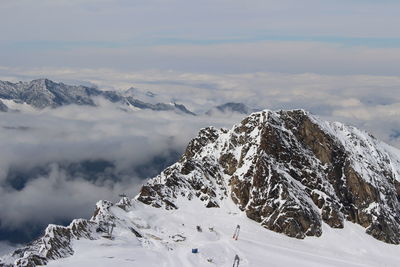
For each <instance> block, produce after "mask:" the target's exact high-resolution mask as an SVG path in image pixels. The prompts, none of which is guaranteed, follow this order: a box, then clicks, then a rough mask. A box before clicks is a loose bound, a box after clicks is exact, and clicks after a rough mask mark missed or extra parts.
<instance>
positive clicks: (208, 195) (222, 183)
mask: <svg viewBox="0 0 400 267" xmlns="http://www.w3.org/2000/svg"><path fill="white" fill-rule="evenodd" d="M399 180H400V151H399V150H397V149H395V148H393V147H390V146H389V145H386V144H384V143H382V142H380V141H378V140H376V139H375V138H374V137H372V136H371V135H369V134H367V133H365V132H362V131H360V130H358V129H356V128H354V127H350V126H345V125H343V124H340V123H329V122H325V121H322V120H320V119H319V118H317V117H315V116H313V115H311V114H309V113H307V112H305V111H303V110H290V111H278V112H273V111H262V112H257V113H253V114H251V115H250V116H248V117H247V118H245V119H244V120H243V121H242V122H240V123H238V124H236V125H234V126H233V128H232V129H230V130H225V129H216V128H213V127H209V128H205V129H202V130H201V131H200V132H199V134H198V136H197V137H196V138H194V139H193V140H192V141H191V142H190V143H189V145H188V146H187V149H186V151H185V153H184V154H183V155H182V157H181V158H180V160H179V161H178V162H177V163H175V164H173V165H171V166H170V167H168V168H166V169H165V170H164V171H163V172H161V174H160V175H158V176H156V177H154V178H153V179H150V180H149V181H148V182H147V183H146V184H145V185H144V186H143V187H142V189H141V191H140V193H139V194H138V196H137V197H136V199H135V200H131V199H128V198H127V197H123V198H122V199H121V201H120V202H118V203H116V204H113V203H111V202H109V201H99V202H98V203H97V208H96V211H95V213H94V215H93V217H92V218H91V219H90V220H83V219H79V220H74V221H73V222H72V223H71V224H70V225H69V226H67V227H63V226H55V225H50V226H49V227H48V228H47V229H46V231H45V235H44V236H43V237H42V238H40V239H38V240H36V241H34V242H33V243H31V244H28V245H27V246H26V247H24V248H21V249H18V250H16V251H14V252H13V253H11V254H9V255H7V256H5V257H3V258H0V266H7V267H8V266H37V265H43V264H46V263H47V262H48V261H49V260H54V259H58V258H63V257H68V256H70V255H72V254H73V253H74V250H73V246H72V244H73V242H74V240H77V239H81V238H85V239H99V238H105V236H107V235H105V233H107V231H108V230H107V227H106V226H107V225H110V222H112V224H113V225H115V228H116V229H122V230H123V232H124V233H129V234H131V235H132V238H137V239H138V240H141V241H140V242H147V240H146V235H145V234H144V233H143V231H145V229H146V226H145V223H144V222H142V221H141V220H140V218H137V220H138V221H136V222H133V221H131V220H130V219H128V217H124V216H126V215H124V214H125V213H127V212H135V210H140V208H143V207H144V206H146V205H150V206H153V207H155V208H159V209H169V210H177V211H179V205H180V204H181V203H185V205H186V206H187V205H190V202H191V201H193V200H194V199H195V198H197V199H199V200H200V201H202V202H203V203H204V206H205V208H219V207H220V206H223V205H224V203H225V202H231V201H233V202H234V203H235V204H236V205H237V206H238V207H239V208H240V209H241V210H242V211H243V212H244V213H245V214H246V215H247V217H248V218H250V219H251V220H254V221H256V222H258V223H259V224H260V226H262V227H265V228H267V229H270V230H272V231H275V232H278V233H283V234H285V235H287V236H290V237H294V238H300V239H301V238H305V237H307V236H320V235H323V231H322V224H323V223H326V224H327V225H329V226H330V227H333V228H343V227H344V222H345V221H346V220H347V221H351V222H354V223H357V224H359V225H361V226H363V227H364V228H365V229H366V233H368V234H370V235H371V236H373V237H375V238H376V239H378V240H381V241H384V242H387V243H391V244H399V243H400V216H399V215H400V204H399V201H400V195H399V194H400V182H399ZM147 208H148V207H147ZM122 230H121V231H122Z"/></svg>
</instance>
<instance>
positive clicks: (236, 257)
mask: <svg viewBox="0 0 400 267" xmlns="http://www.w3.org/2000/svg"><path fill="white" fill-rule="evenodd" d="M239 263H240V258H239V256H238V255H237V254H236V256H235V259H234V260H233V267H239Z"/></svg>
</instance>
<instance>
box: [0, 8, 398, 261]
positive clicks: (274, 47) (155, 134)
mask: <svg viewBox="0 0 400 267" xmlns="http://www.w3.org/2000/svg"><path fill="white" fill-rule="evenodd" d="M399 10H400V2H399V1H394V0H382V1H372V0H346V1H344V0H337V1H324V0H303V1H298V0H281V1H269V0H249V1H237V0H230V1H228V0H203V1H191V0H186V1H183V0H56V1H55V0H40V1H37V0H19V1H15V0H2V1H0V33H1V34H0V79H1V80H9V81H13V82H16V81H19V80H23V81H29V80H31V79H36V78H42V77H47V78H50V79H53V80H55V81H63V82H66V83H70V84H84V85H95V86H98V87H99V88H100V89H107V90H110V89H111V90H124V89H128V88H130V87H132V86H133V87H135V88H139V89H140V90H143V91H147V90H150V91H152V92H155V93H157V94H158V96H159V97H160V100H161V101H164V102H168V101H171V100H172V101H177V102H179V103H183V104H185V106H187V107H188V108H189V109H190V110H192V111H195V112H196V113H199V114H202V113H203V112H205V111H206V110H208V109H209V108H210V107H213V106H215V105H219V104H222V103H225V102H228V101H234V102H243V103H245V104H246V105H248V106H250V107H252V108H269V109H286V108H304V109H307V110H310V111H311V112H312V113H314V114H317V115H319V116H321V117H323V118H325V119H328V120H339V121H342V122H345V123H348V124H354V125H356V126H358V127H360V128H362V129H364V130H367V131H370V132H371V133H373V134H374V135H375V136H377V137H379V138H380V139H382V140H384V141H386V142H388V143H390V144H392V145H394V146H396V147H398V148H400V120H399V117H400V93H399V90H400V76H399V69H400V27H398V25H400V16H399V15H398V11H399ZM103 104H104V103H103ZM0 116H1V118H0V137H1V138H0V148H1V149H0V254H2V253H1V252H2V251H3V250H8V249H9V246H10V245H11V246H15V243H18V242H19V241H18V240H17V239H13V238H11V236H12V235H14V236H17V235H20V236H22V237H21V240H23V239H24V238H25V239H24V240H25V241H26V238H28V237H29V234H32V233H27V234H21V231H22V230H23V229H26V228H27V227H28V225H29V227H31V226H36V227H38V229H41V228H40V227H43V225H46V224H47V223H53V222H63V223H64V222H65V221H68V220H70V219H71V218H75V217H88V216H90V213H91V210H92V208H93V206H94V203H95V202H96V201H97V200H98V199H99V198H106V199H112V200H115V198H116V197H117V195H118V194H119V193H121V191H123V190H124V189H126V188H130V192H131V194H132V195H133V194H134V193H135V192H137V189H138V188H139V186H140V184H141V183H142V182H143V179H145V178H146V175H152V174H154V172H155V171H157V170H158V168H159V167H160V164H158V165H157V164H156V165H157V166H155V165H154V162H157V159H158V161H159V160H160V158H161V159H163V160H164V161H166V162H168V160H171V159H175V158H176V157H177V154H179V153H181V152H182V151H183V149H184V147H185V145H186V143H187V142H188V141H189V140H190V138H192V137H193V136H194V135H195V134H196V132H197V131H198V130H199V128H201V127H205V126H207V125H216V126H224V127H229V126H230V125H232V124H233V123H234V122H237V121H238V120H239V119H240V116H231V115H230V116H226V117H218V118H209V117H206V116H198V117H196V118H195V119H194V118H192V117H182V116H178V115H176V114H161V113H154V112H150V111H148V112H147V111H146V112H138V113H136V114H126V113H124V112H122V111H118V110H116V109H115V108H113V107H111V106H107V105H106V104H104V105H101V107H100V108H93V107H88V108H82V107H80V108H78V107H73V106H71V107H65V108H61V109H58V110H56V111H55V110H45V111H43V112H40V113H34V114H28V113H27V114H25V113H22V114H1V115H0ZM98 159H101V160H106V161H108V162H112V163H113V164H114V165H113V166H112V167H110V169H107V172H109V173H108V174H110V175H111V176H113V177H114V176H118V177H119V178H118V179H116V180H104V179H103V178H102V177H99V178H96V179H94V180H91V179H87V177H81V176H73V175H72V176H71V173H69V172H68V171H66V170H65V168H66V167H65V166H70V165H68V164H71V163H74V162H75V163H76V162H82V161H87V160H98ZM164 163H165V162H164ZM161 165H162V164H161ZM21 166H24V168H25V169H23V170H25V171H30V170H33V169H34V168H35V167H38V166H39V167H40V168H44V169H46V172H44V173H41V172H40V171H38V174H37V175H35V177H33V178H32V177H31V178H30V179H29V181H28V182H27V183H26V184H25V185H24V187H23V188H19V189H15V188H12V187H10V185H9V184H8V182H7V179H9V177H10V175H9V172H10V170H18V171H21ZM143 166H145V167H143ZM143 168H145V169H146V171H144V172H143ZM153 169H154V170H153ZM138 170H142V172H141V173H138ZM102 175H103V174H102ZM32 235H33V234H32ZM9 241H12V243H11V244H10V243H9ZM20 242H22V241H20Z"/></svg>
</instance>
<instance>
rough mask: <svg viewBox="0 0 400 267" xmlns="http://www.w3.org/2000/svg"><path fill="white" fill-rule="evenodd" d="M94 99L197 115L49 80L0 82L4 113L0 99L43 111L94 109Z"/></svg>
mask: <svg viewBox="0 0 400 267" xmlns="http://www.w3.org/2000/svg"><path fill="white" fill-rule="evenodd" d="M95 97H103V98H105V99H106V100H108V101H110V102H112V103H120V104H123V106H126V107H127V108H129V107H130V108H136V109H151V110H155V111H175V112H178V113H183V114H188V115H196V114H194V113H193V112H191V111H190V110H188V109H187V108H186V107H185V106H184V105H182V104H177V103H156V104H151V103H146V102H144V101H141V100H139V99H136V98H134V97H133V96H130V95H128V94H126V95H125V94H124V93H119V92H116V91H102V90H99V89H97V88H95V87H87V86H82V85H80V86H73V85H66V84H64V83H57V82H53V81H51V80H48V79H38V80H33V81H30V82H18V83H11V82H5V81H0V111H5V112H6V111H9V110H10V108H9V107H7V105H6V104H4V102H3V101H1V99H3V100H13V101H14V102H15V103H19V104H22V103H26V104H28V105H30V106H32V107H33V108H35V109H44V108H58V107H62V106H66V105H71V104H75V105H82V106H95V105H96V104H95V101H94V98H95Z"/></svg>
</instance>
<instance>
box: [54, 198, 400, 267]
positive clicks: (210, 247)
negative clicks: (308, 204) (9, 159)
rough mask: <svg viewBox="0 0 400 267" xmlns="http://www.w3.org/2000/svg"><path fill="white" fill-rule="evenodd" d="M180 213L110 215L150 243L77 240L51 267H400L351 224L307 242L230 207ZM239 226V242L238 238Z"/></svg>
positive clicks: (389, 248)
mask: <svg viewBox="0 0 400 267" xmlns="http://www.w3.org/2000/svg"><path fill="white" fill-rule="evenodd" d="M179 206H180V208H179V209H178V210H165V209H159V208H153V207H150V206H147V205H144V204H142V203H140V202H134V205H133V208H131V209H130V210H128V211H127V212H126V211H124V210H122V209H120V208H118V207H115V206H113V207H111V209H110V212H111V213H113V214H114V215H115V216H117V217H119V218H120V219H121V220H122V221H125V222H126V223H127V224H131V225H135V228H136V230H138V231H139V232H140V233H141V234H142V235H143V236H144V238H137V237H136V236H135V235H134V234H132V232H130V231H129V230H128V229H127V228H125V227H123V226H121V225H119V224H117V227H116V228H115V230H114V233H113V236H114V239H113V240H110V239H107V238H100V239H97V240H87V239H81V240H76V241H74V243H73V249H74V250H75V253H74V255H73V256H71V257H68V258H63V259H59V260H56V261H50V262H49V264H48V266H52V267H55V266H60V267H61V266H99V267H100V266H146V267H151V266H157V267H160V266H165V267H167V266H168V267H169V266H170V267H180V266H182V267H191V266H220V267H223V266H232V264H233V260H234V257H235V255H238V256H239V257H240V259H241V260H240V265H239V266H240V267H242V266H254V267H258V266H299V267H301V266H307V267H310V266H335V267H339V266H399V261H400V247H399V246H396V245H389V244H386V243H383V242H380V241H377V240H375V239H374V238H373V237H371V236H369V235H367V234H365V232H364V231H365V230H364V228H362V227H361V226H359V225H356V224H352V223H349V222H346V224H345V228H344V229H332V228H330V227H329V226H327V225H323V231H324V234H323V235H322V237H319V238H316V237H308V238H306V239H304V240H299V239H293V238H289V237H287V236H285V235H282V234H277V233H275V232H272V231H269V230H266V229H264V228H262V227H261V226H260V225H259V224H258V223H256V222H254V221H252V220H250V219H248V218H247V217H246V216H245V214H243V213H242V212H241V211H240V210H238V209H237V208H236V206H235V205H234V204H233V203H232V202H229V201H226V202H224V206H223V207H221V208H211V209H207V208H205V207H204V205H203V203H202V202H200V201H197V200H195V199H194V200H192V201H189V202H188V201H182V202H181V203H180V205H179ZM236 225H240V229H241V231H240V235H239V239H238V240H234V239H233V238H232V235H233V232H234V229H235V228H236ZM197 226H200V227H201V229H202V232H198V231H197V229H196V227H197ZM183 239H185V240H183ZM174 240H175V241H174ZM180 240H183V241H180ZM192 248H198V250H199V253H197V254H193V253H192V252H191V250H192Z"/></svg>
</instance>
